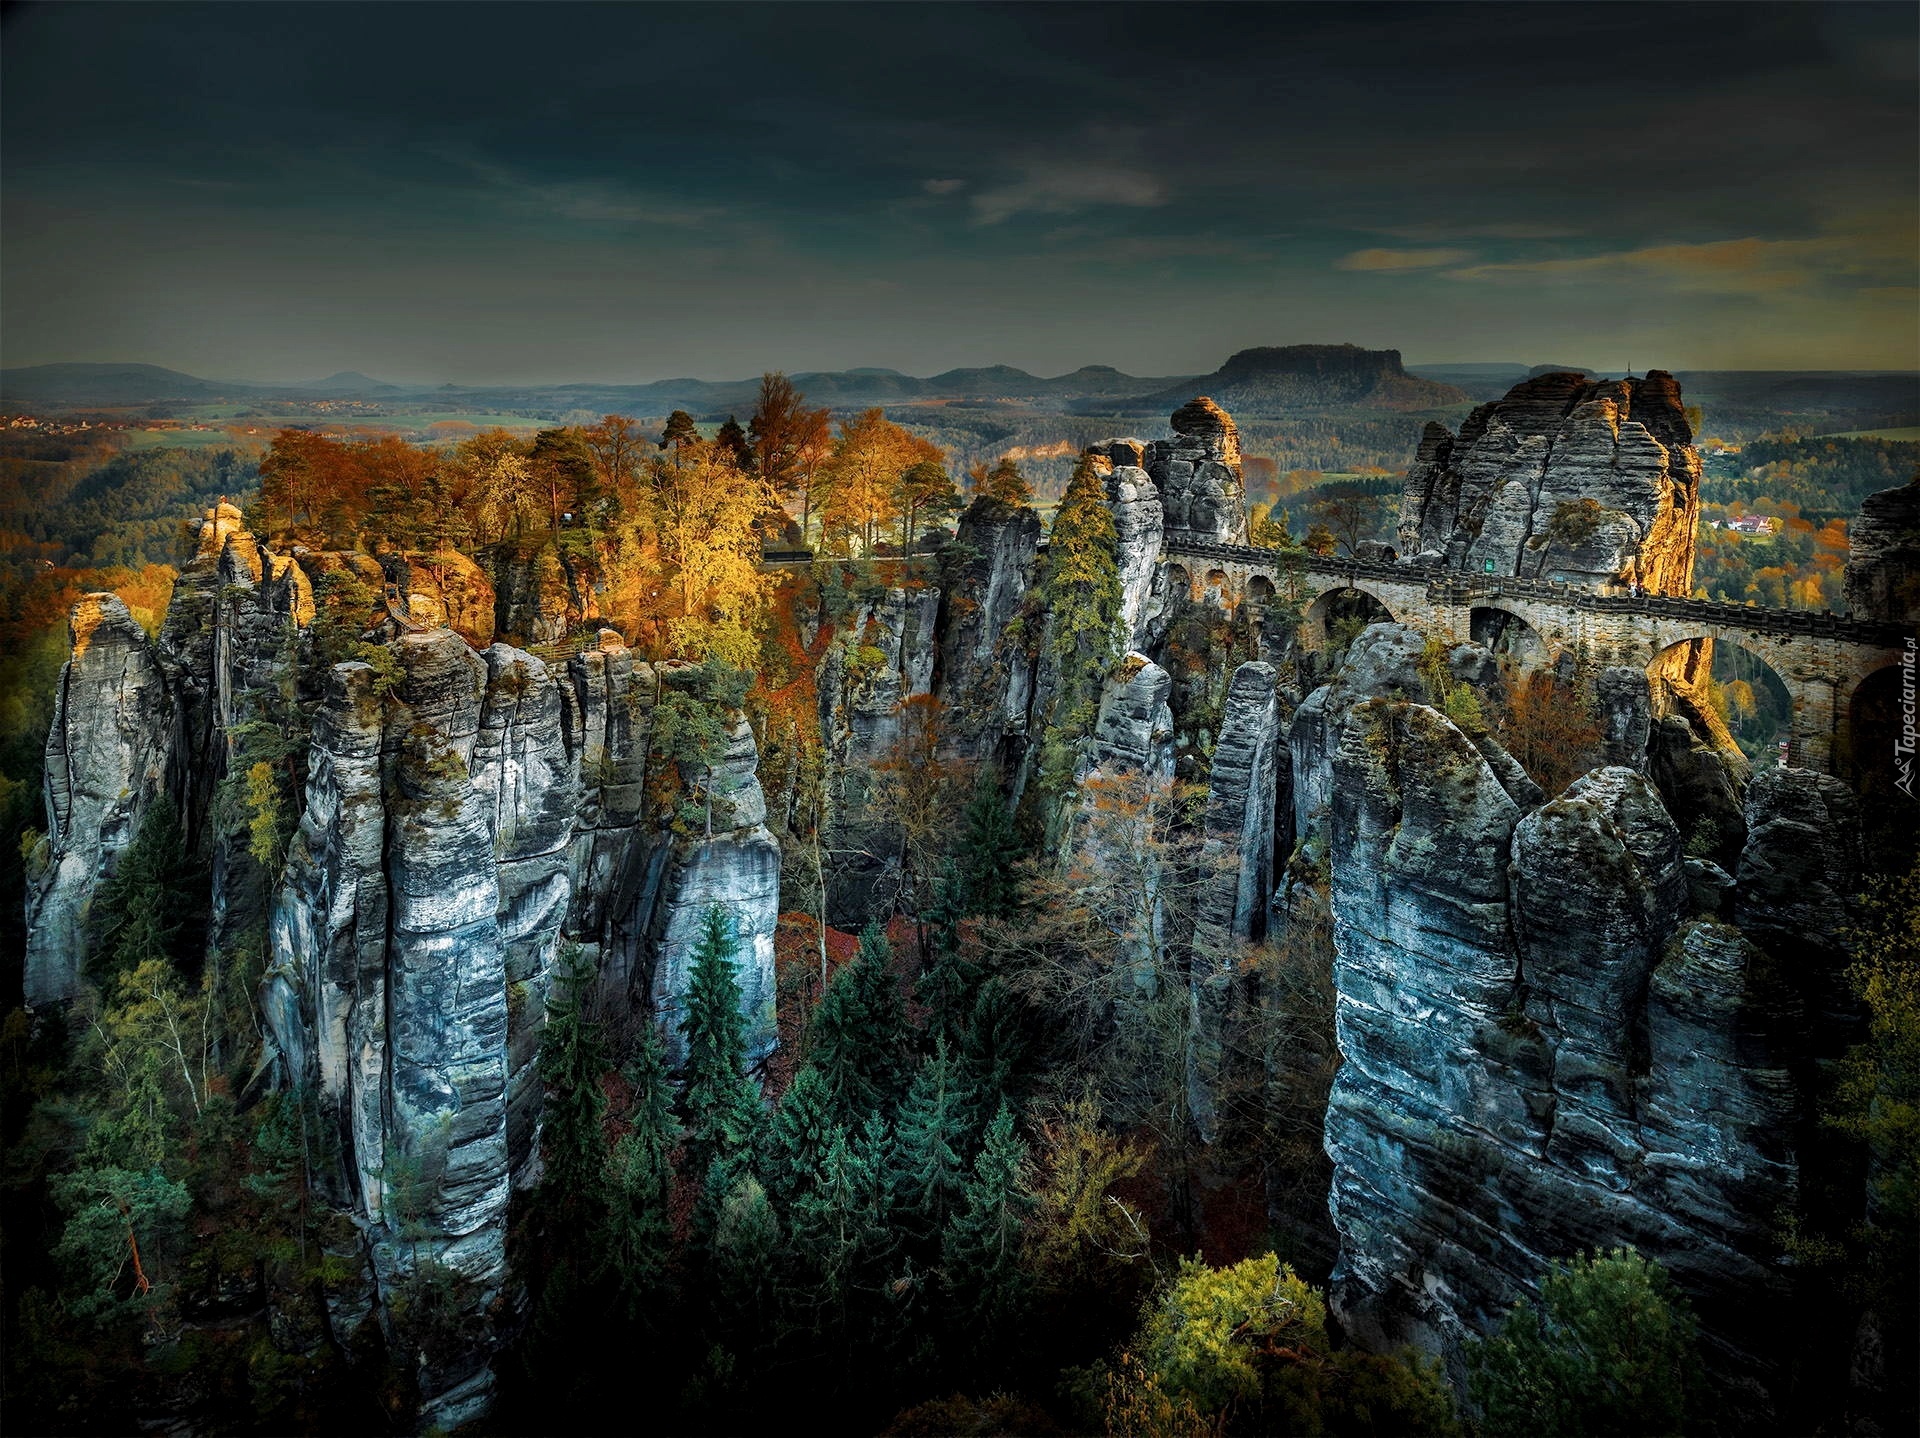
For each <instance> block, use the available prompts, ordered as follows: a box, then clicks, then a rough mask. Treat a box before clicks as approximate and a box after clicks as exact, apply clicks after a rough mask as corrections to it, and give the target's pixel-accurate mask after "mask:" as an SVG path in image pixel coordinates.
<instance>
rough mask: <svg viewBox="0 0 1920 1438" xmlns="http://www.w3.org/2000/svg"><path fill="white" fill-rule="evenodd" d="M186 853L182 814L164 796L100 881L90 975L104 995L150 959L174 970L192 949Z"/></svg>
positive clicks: (90, 917)
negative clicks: (178, 957)
mask: <svg viewBox="0 0 1920 1438" xmlns="http://www.w3.org/2000/svg"><path fill="white" fill-rule="evenodd" d="M186 847H187V845H186V836H185V835H184V834H183V833H182V832H181V829H180V811H179V810H178V809H176V808H175V807H174V803H173V800H172V799H171V798H169V797H168V796H167V795H166V794H164V793H163V794H161V795H159V796H158V797H156V798H155V799H154V801H153V802H152V803H151V804H149V805H148V806H147V810H146V812H145V813H144V814H142V815H141V816H140V828H139V830H138V831H137V832H136V833H135V835H134V839H133V842H132V843H131V844H129V845H127V847H126V849H125V850H124V851H122V853H121V855H120V861H119V863H118V864H116V865H115V866H114V870H113V872H112V873H111V874H109V875H108V876H107V877H106V878H105V879H103V880H102V881H101V883H100V888H99V891H98V893H97V894H96V895H95V897H94V900H93V904H92V906H91V907H90V909H89V911H88V914H87V921H88V924H89V926H90V928H91V929H92V931H93V933H92V937H93V952H92V954H91V956H90V957H89V959H88V961H87V975H88V977H89V978H91V979H92V980H93V982H94V983H95V984H96V985H98V986H99V987H100V988H101V989H102V990H103V991H107V992H111V991H112V988H113V982H114V980H115V979H117V978H118V977H119V976H120V975H122V974H126V973H131V972H132V971H133V970H135V969H137V968H139V967H140V965H142V964H144V963H146V962H148V961H149V960H151V959H160V960H164V961H165V962H166V963H168V964H169V965H172V964H174V962H175V955H176V954H180V953H183V952H186V951H187V950H189V949H190V948H192V947H193V936H192V935H191V934H188V933H187V932H186V931H187V929H188V927H189V920H190V918H191V907H192V901H191V898H190V896H191V894H192V893H193V890H194V886H193V884H192V882H191V879H190V876H189V867H188V864H187V860H186V857H185V856H186Z"/></svg>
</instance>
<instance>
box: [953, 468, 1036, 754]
mask: <svg viewBox="0 0 1920 1438" xmlns="http://www.w3.org/2000/svg"><path fill="white" fill-rule="evenodd" d="M956 542H957V543H958V544H959V545H960V546H963V548H962V550H961V552H962V553H964V554H966V555H968V556H969V557H968V558H966V559H965V561H964V562H963V563H961V564H959V565H957V566H955V567H954V568H953V569H952V570H950V571H949V572H948V575H947V588H946V593H945V595H944V596H943V598H942V601H941V609H940V614H939V635H940V646H939V651H938V664H937V666H936V671H937V672H936V676H935V683H936V684H937V686H938V691H939V694H940V698H941V702H942V704H943V706H944V713H943V719H944V730H943V736H942V737H943V747H944V749H945V751H946V752H948V753H950V754H952V755H953V756H954V757H955V758H958V759H963V760H969V761H976V762H978V761H987V760H993V759H996V758H1000V757H1001V755H1000V749H1001V747H1002V745H1003V743H1004V742H1005V741H1006V739H1007V737H1008V735H1009V734H1020V733H1024V731H1025V728H1026V720H1027V703H1028V700H1029V699H1030V697H1031V691H1032V683H1033V659H1032V656H1031V653H1030V645H1029V640H1028V636H1027V634H1026V633H1025V632H1024V631H1025V629H1026V628H1027V626H1026V625H1025V624H1024V623H1021V624H1016V620H1018V619H1019V618H1020V616H1021V614H1022V611H1023V610H1024V609H1025V607H1026V604H1027V596H1028V595H1029V593H1030V592H1031V591H1032V588H1033V569H1034V559H1035V556H1036V555H1037V554H1038V552H1039V547H1040V516H1039V515H1038V514H1037V513H1036V512H1035V511H1033V510H1032V509H1028V508H1024V507H1022V508H1013V507H1010V506H1007V505H1004V504H1000V503H997V502H995V501H993V500H984V499H982V500H975V501H974V502H973V503H972V504H971V505H969V506H968V507H967V509H966V512H965V513H964V514H962V515H961V516H960V526H959V532H958V534H957V536H956ZM1035 633H1036V635H1037V627H1036V629H1035Z"/></svg>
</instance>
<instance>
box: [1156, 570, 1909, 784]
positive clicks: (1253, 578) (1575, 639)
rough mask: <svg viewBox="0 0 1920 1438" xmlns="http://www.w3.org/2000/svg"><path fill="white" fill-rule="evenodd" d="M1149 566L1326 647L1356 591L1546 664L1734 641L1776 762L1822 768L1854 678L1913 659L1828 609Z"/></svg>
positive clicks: (1889, 629) (1524, 585)
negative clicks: (1750, 663) (1498, 630)
mask: <svg viewBox="0 0 1920 1438" xmlns="http://www.w3.org/2000/svg"><path fill="white" fill-rule="evenodd" d="M1161 563H1162V565H1163V566H1165V569H1166V571H1167V579H1168V581H1169V586H1170V587H1171V588H1174V589H1178V588H1179V587H1180V586H1181V585H1182V584H1184V585H1186V586H1187V587H1188V588H1189V592H1190V593H1191V594H1192V595H1193V596H1194V597H1195V598H1200V597H1203V596H1206V595H1209V594H1210V595H1211V596H1212V597H1213V598H1214V599H1215V600H1216V602H1219V603H1221V604H1224V605H1225V606H1227V607H1228V608H1229V609H1232V608H1235V607H1237V606H1238V605H1240V604H1242V603H1245V602H1247V601H1248V600H1252V601H1253V602H1254V603H1256V604H1263V603H1264V602H1267V601H1269V600H1271V599H1274V598H1278V597H1280V596H1286V597H1287V598H1289V599H1291V600H1294V601H1296V602H1298V603H1300V604H1301V606H1302V607H1303V609H1304V610H1305V612H1306V614H1307V617H1308V622H1307V623H1306V624H1305V625H1304V626H1303V634H1302V642H1303V643H1305V644H1306V645H1307V646H1308V647H1309V648H1313V647H1317V646H1318V645H1319V644H1320V643H1323V642H1324V640H1325V633H1326V631H1325V626H1324V622H1323V621H1321V622H1316V621H1317V620H1318V619H1319V616H1322V615H1324V612H1325V607H1326V604H1327V601H1328V600H1329V599H1330V598H1332V597H1333V596H1337V595H1345V596H1349V597H1351V596H1353V595H1354V594H1356V593H1357V594H1363V595H1366V596H1367V597H1368V598H1370V599H1371V600H1372V601H1373V602H1374V603H1376V604H1378V605H1380V606H1381V607H1382V608H1384V609H1385V610H1386V611H1387V612H1388V613H1389V614H1391V615H1392V616H1393V617H1394V618H1395V619H1397V620H1400V621H1402V622H1404V623H1408V624H1412V625H1415V626H1417V627H1419V628H1421V629H1425V630H1428V631H1429V632H1434V633H1440V634H1444V635H1447V636H1448V637H1450V638H1451V639H1452V640H1454V642H1456V643H1458V642H1462V641H1465V640H1468V639H1471V638H1475V637H1478V636H1477V635H1476V625H1484V624H1485V622H1486V620H1487V618H1488V617H1489V616H1499V615H1504V616H1507V617H1506V618H1505V619H1500V620H1498V621H1497V622H1498V623H1501V624H1510V623H1511V622H1512V621H1514V620H1518V621H1519V622H1520V623H1521V624H1523V625H1524V626H1526V630H1528V631H1531V633H1530V636H1529V637H1530V639H1532V640H1534V641H1537V643H1538V644H1539V646H1540V655H1539V657H1540V658H1541V659H1543V660H1549V661H1550V660H1551V659H1552V658H1554V657H1555V656H1557V655H1558V654H1560V653H1561V652H1563V651H1565V650H1568V649H1580V650H1583V651H1584V652H1585V654H1586V655H1587V656H1588V657H1589V658H1590V659H1591V660H1592V661H1593V662H1595V663H1599V664H1631V665H1637V666H1639V667H1640V668H1643V669H1648V670H1651V671H1654V672H1660V671H1661V670H1663V669H1667V670H1668V671H1669V672H1676V673H1678V672H1682V670H1681V667H1680V666H1682V665H1683V664H1684V663H1685V661H1686V657H1687V656H1688V655H1689V654H1691V653H1692V652H1694V644H1693V642H1694V641H1696V640H1701V639H1711V640H1716V641H1719V642H1723V643H1729V644H1735V645H1738V646H1740V647H1741V648H1743V649H1746V650H1747V651H1748V652H1750V653H1751V654H1753V655H1754V656H1755V657H1757V658H1759V659H1760V660H1762V661H1763V662H1764V663H1766V664H1767V666H1768V667H1769V668H1771V669H1772V670H1773V672H1774V673H1775V674H1776V675H1778V676H1779V678H1780V681H1781V683H1782V684H1783V685H1785V687H1786V690H1787V694H1788V697H1789V698H1790V699H1791V700H1792V702H1793V718H1792V725H1791V729H1790V737H1789V744H1788V762H1790V763H1792V764H1794V765H1798V766H1801V767H1805V768H1813V769H1820V770H1822V771H1826V772H1834V770H1835V769H1836V767H1837V766H1838V765H1839V761H1840V760H1841V757H1842V756H1843V755H1844V754H1846V753H1847V751H1848V744H1849V738H1850V728H1851V722H1852V712H1853V703H1854V699H1855V696H1856V695H1857V694H1858V693H1859V692H1860V687H1861V685H1862V684H1864V683H1866V682H1868V681H1869V680H1870V679H1871V678H1872V677H1873V676H1874V675H1876V674H1877V673H1879V672H1880V671H1882V670H1884V669H1887V668H1888V667H1889V666H1892V665H1897V664H1899V663H1900V661H1901V656H1902V655H1903V654H1906V653H1909V652H1911V648H1912V646H1913V644H1914V631H1913V630H1912V629H1910V628H1903V627H1902V626H1899V625H1890V624H1876V623H1869V622H1865V621H1861V620H1855V619H1848V618H1844V617H1842V616H1839V615H1835V614H1812V613H1802V612H1798V611H1794V610H1785V609H1760V608H1754V607H1751V606H1747V605H1739V604H1719V603H1714V602H1712V601H1709V600H1701V599H1679V598H1673V597H1671V596H1667V595H1640V596H1629V595H1624V594H1598V593H1594V592H1592V591H1589V590H1584V589H1578V588H1574V587H1572V586H1570V585H1568V584H1566V583H1565V582H1563V581H1551V580H1541V579H1521V578H1517V577H1514V576H1511V575H1493V574H1487V575H1479V574H1466V573H1462V572H1460V571H1458V570H1451V569H1415V568H1412V567H1411V566H1408V565H1404V564H1392V563H1382V562H1378V561H1368V560H1353V559H1334V558H1316V557H1313V556H1302V555H1301V554H1300V552H1299V551H1297V550H1291V551H1288V550H1272V549H1251V548H1246V547H1243V546H1239V545H1227V544H1209V543H1204V542H1198V541H1192V540H1184V539H1172V538H1169V540H1168V541H1167V543H1166V546H1165V549H1164V551H1163V553H1162V555H1161Z"/></svg>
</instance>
